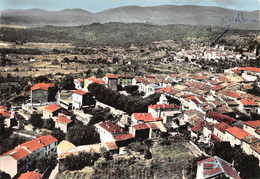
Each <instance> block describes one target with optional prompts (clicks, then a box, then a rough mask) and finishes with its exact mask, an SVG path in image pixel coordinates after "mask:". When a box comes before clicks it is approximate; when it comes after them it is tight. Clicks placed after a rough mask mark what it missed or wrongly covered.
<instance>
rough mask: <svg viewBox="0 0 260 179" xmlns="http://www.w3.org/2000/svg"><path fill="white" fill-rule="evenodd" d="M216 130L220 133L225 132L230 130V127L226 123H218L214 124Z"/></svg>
mask: <svg viewBox="0 0 260 179" xmlns="http://www.w3.org/2000/svg"><path fill="white" fill-rule="evenodd" d="M214 127H216V128H217V129H218V130H220V131H221V132H223V133H224V132H225V131H226V130H227V129H228V128H230V127H231V126H230V125H228V124H227V123H225V122H220V123H217V124H215V126H214Z"/></svg>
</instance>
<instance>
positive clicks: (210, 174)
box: [197, 156, 241, 179]
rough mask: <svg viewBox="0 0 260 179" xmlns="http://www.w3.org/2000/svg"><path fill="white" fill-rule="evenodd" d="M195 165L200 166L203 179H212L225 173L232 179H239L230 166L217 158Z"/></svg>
mask: <svg viewBox="0 0 260 179" xmlns="http://www.w3.org/2000/svg"><path fill="white" fill-rule="evenodd" d="M197 164H198V165H202V167H203V175H204V176H203V177H204V178H214V177H216V176H220V175H222V174H224V173H225V174H226V175H227V176H229V177H231V178H233V179H241V178H240V177H239V175H238V173H237V171H236V169H235V168H234V167H232V164H230V163H228V162H226V161H225V160H223V159H221V158H219V157H217V156H214V157H210V158H207V159H204V160H201V161H198V162H197Z"/></svg>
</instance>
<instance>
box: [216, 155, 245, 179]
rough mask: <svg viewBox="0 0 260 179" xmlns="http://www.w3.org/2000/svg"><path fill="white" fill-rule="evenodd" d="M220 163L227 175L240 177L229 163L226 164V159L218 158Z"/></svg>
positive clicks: (235, 177) (235, 178)
mask: <svg viewBox="0 0 260 179" xmlns="http://www.w3.org/2000/svg"><path fill="white" fill-rule="evenodd" d="M220 163H221V165H222V168H223V169H224V171H225V172H226V174H227V175H229V176H231V177H232V178H234V179H241V178H240V177H239V175H238V173H237V171H236V170H235V169H234V168H233V167H232V166H231V165H230V164H228V163H227V162H226V161H224V160H222V159H220Z"/></svg>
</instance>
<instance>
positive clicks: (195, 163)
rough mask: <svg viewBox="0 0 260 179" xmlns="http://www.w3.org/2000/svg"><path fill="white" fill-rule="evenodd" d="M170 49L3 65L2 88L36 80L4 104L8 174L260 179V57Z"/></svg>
mask: <svg viewBox="0 0 260 179" xmlns="http://www.w3.org/2000/svg"><path fill="white" fill-rule="evenodd" d="M169 46H172V42H171V41H165V42H163V43H162V42H155V43H153V44H152V47H150V48H147V49H141V48H140V49H139V48H137V47H134V46H131V47H129V49H130V51H131V53H125V55H122V56H118V54H124V53H123V51H120V50H118V51H114V52H112V51H111V52H110V49H109V48H107V49H105V48H103V49H91V50H90V49H88V50H81V49H78V51H77V57H76V56H75V54H73V52H70V53H69V54H70V56H69V57H64V55H61V54H59V53H57V54H56V56H55V59H53V60H49V61H48V60H46V59H47V58H49V56H50V55H42V54H41V55H34V57H33V58H31V57H30V58H29V57H28V56H24V55H14V54H10V55H6V56H4V57H2V59H1V62H2V65H1V66H2V67H1V75H2V76H1V77H2V78H1V79H3V81H4V80H5V79H8V77H9V79H10V81H4V82H3V83H5V84H7V83H8V84H9V83H15V81H12V80H11V79H14V78H15V75H18V76H19V75H21V76H20V78H28V76H30V80H29V81H28V83H27V84H24V88H23V89H22V90H21V91H19V92H18V91H17V90H15V89H11V90H13V93H12V94H11V93H10V96H6V95H4V94H9V93H8V90H6V91H5V92H4V91H2V94H0V95H2V96H1V97H2V98H4V99H6V100H7V99H9V98H11V97H12V100H11V101H10V102H8V103H4V102H3V100H2V104H1V105H0V116H1V121H0V122H1V126H0V127H1V128H0V129H1V131H0V133H1V139H2V140H1V147H0V151H1V156H0V170H1V171H2V175H3V176H5V177H8V176H9V177H12V178H28V177H34V178H36V177H37V178H44V177H45V178H66V177H82V178H84V177H85V178H101V177H105V178H128V177H129V176H130V178H157V177H162V178H181V177H183V178H197V179H201V178H212V177H219V178H221V177H224V178H236V179H239V178H250V177H256V178H257V177H259V174H260V172H259V165H260V163H259V160H260V68H258V67H252V66H250V65H252V64H254V63H257V62H256V61H257V58H259V55H258V54H256V53H257V52H256V51H250V52H248V51H246V50H244V51H243V52H242V53H241V52H240V53H239V52H235V51H233V50H232V49H228V50H227V49H225V48H224V46H223V47H222V46H216V47H215V48H203V47H201V48H198V47H196V46H191V47H190V49H198V50H185V49H182V50H179V51H178V52H176V51H175V50H173V49H169ZM176 48H178V47H176ZM79 51H81V52H80V53H79ZM97 51H99V52H97ZM96 52H97V53H96ZM137 52H140V53H137ZM148 52H149V53H148ZM75 53H76V52H75ZM84 53H85V54H84ZM145 53H148V54H149V57H151V56H153V57H154V58H153V59H152V60H150V59H148V57H147V56H146V55H147V54H146V55H145ZM104 54H106V55H107V56H105V55H104ZM84 55H85V56H84ZM72 56H73V60H72V58H71V57H72ZM86 56H87V58H88V59H90V60H89V61H88V63H87V65H88V67H89V68H88V69H91V67H93V68H92V70H87V72H86V67H85V66H84V65H85V64H86V63H85V62H84V61H81V60H80V59H81V58H83V57H84V58H86ZM104 56H105V57H104ZM108 56H110V58H107V57H108ZM137 56H138V57H140V58H141V60H140V61H138V62H137V61H136V60H134V58H136V57H137ZM103 57H104V58H103ZM15 60H16V61H15ZM17 60H18V61H19V60H20V61H21V63H24V64H26V65H28V64H29V65H28V67H25V66H23V65H22V66H21V67H19V65H17V64H14V62H16V63H17ZM37 61H38V62H39V63H42V62H44V63H52V65H54V67H53V69H52V68H49V69H48V66H47V67H43V65H37ZM3 63H5V64H3ZM8 63H10V64H8ZM30 64H32V65H30ZM33 64H36V65H35V66H33ZM104 64H109V66H108V67H107V66H105V65H104ZM8 65H9V66H8ZM55 65H56V66H55ZM102 65H104V68H103V67H101V68H100V66H102ZM23 67H24V68H23ZM140 67H145V69H140ZM56 68H59V74H58V73H57V74H54V71H55V70H56ZM46 69H48V70H46ZM122 69H123V70H122ZM145 70H147V71H146V72H145V73H144V72H143V71H145ZM72 71H74V72H75V71H76V72H77V73H78V74H79V75H77V76H73V75H69V74H73V73H71V72H72ZM137 71H138V72H137ZM25 72H27V73H25ZM28 72H29V73H28ZM37 73H38V74H39V75H38V76H37V75H36V74H37ZM43 74H49V75H43ZM58 79H59V80H58ZM60 79H62V81H61V80H60ZM19 85H23V84H22V83H19ZM13 94H15V96H13ZM26 96H27V97H26ZM245 161H246V162H245ZM7 163H8V165H6V164H7ZM162 166H163V169H161V167H162Z"/></svg>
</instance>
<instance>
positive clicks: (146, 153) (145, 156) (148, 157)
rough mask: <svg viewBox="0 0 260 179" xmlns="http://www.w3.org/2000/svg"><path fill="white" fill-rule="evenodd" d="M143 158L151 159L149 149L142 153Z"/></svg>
mask: <svg viewBox="0 0 260 179" xmlns="http://www.w3.org/2000/svg"><path fill="white" fill-rule="evenodd" d="M144 158H145V159H151V158H152V153H151V152H150V150H149V149H147V150H146V151H145V153H144Z"/></svg>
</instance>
